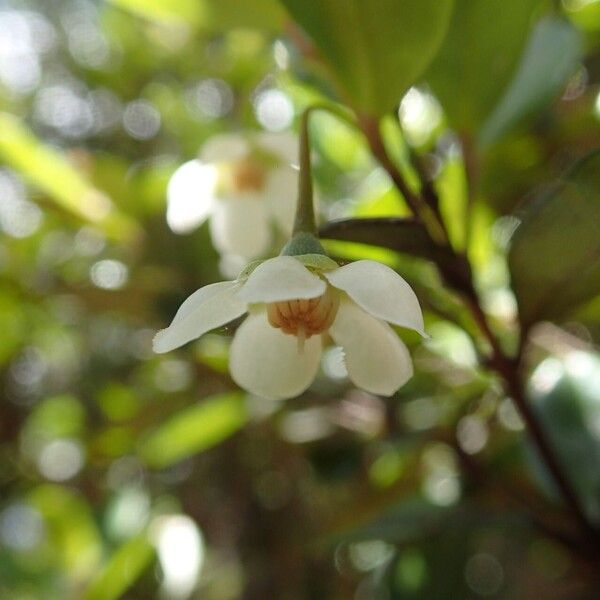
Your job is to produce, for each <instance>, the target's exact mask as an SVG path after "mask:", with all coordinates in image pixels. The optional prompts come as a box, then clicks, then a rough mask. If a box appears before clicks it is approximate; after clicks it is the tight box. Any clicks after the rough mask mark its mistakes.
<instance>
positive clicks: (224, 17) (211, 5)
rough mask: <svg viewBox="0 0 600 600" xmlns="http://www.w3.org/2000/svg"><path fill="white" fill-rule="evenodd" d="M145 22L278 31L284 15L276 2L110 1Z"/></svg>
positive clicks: (228, 0) (207, 27)
mask: <svg viewBox="0 0 600 600" xmlns="http://www.w3.org/2000/svg"><path fill="white" fill-rule="evenodd" d="M110 1H111V2H112V3H113V4H115V5H116V6H119V7H120V8H123V9H125V10H127V11H129V12H131V13H133V14H136V15H138V16H141V17H143V18H145V19H149V20H151V21H155V22H158V23H162V24H165V25H172V26H184V27H189V26H191V27H195V28H205V29H214V30H226V29H231V28H235V27H247V28H254V29H277V28H279V27H281V25H282V24H283V21H284V17H285V12H284V11H283V10H282V8H281V6H279V4H278V3H277V2H276V0H252V2H239V1H238V0H110Z"/></svg>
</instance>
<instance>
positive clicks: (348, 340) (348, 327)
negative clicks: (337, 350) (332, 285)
mask: <svg viewBox="0 0 600 600" xmlns="http://www.w3.org/2000/svg"><path fill="white" fill-rule="evenodd" d="M329 333H330V334H331V337H332V338H333V339H334V341H335V343H336V344H338V345H339V346H342V348H343V349H344V354H345V362H346V368H347V369H348V376H349V377H350V379H351V380H352V381H353V382H354V383H355V384H356V385H357V386H358V387H360V388H362V389H363V390H366V391H367V392H371V393H373V394H380V395H381V396H391V395H392V394H393V393H394V392H395V391H396V390H397V389H398V388H400V387H401V386H402V385H404V384H405V383H406V382H407V381H408V380H409V379H410V378H411V377H412V374H413V369H412V361H411V359H410V355H409V353H408V350H407V349H406V346H405V345H404V344H403V343H402V342H401V341H400V339H399V338H398V336H397V335H396V334H395V333H394V331H393V330H392V328H391V327H390V326H389V325H388V324H387V323H384V322H383V321H379V320H378V319H375V318H374V317H372V316H371V315H369V314H367V313H366V312H365V311H364V310H362V309H361V308H360V307H359V306H357V305H356V304H354V302H351V301H348V300H346V301H343V302H341V303H340V308H339V310H338V314H337V317H336V318H335V321H334V323H333V325H332V326H331V328H330V329H329Z"/></svg>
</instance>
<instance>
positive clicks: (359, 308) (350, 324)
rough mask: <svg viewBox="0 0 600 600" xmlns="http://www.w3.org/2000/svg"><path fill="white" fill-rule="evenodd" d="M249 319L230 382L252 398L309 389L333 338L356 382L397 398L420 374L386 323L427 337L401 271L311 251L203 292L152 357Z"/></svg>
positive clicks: (233, 355) (233, 356) (160, 336)
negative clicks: (415, 372)
mask: <svg viewBox="0 0 600 600" xmlns="http://www.w3.org/2000/svg"><path fill="white" fill-rule="evenodd" d="M245 313H249V314H248V316H247V317H246V319H245V320H244V321H243V323H242V324H241V325H240V327H239V328H238V330H237V331H236V333H235V336H234V338H233V342H232V345H231V351H230V372H231V376H232V378H233V379H234V381H235V382H236V383H237V384H238V385H240V387H242V388H244V389H246V390H248V391H249V392H252V393H254V394H257V395H261V396H265V397H267V398H273V399H283V398H291V397H294V396H297V395H299V394H300V393H302V392H303V391H304V390H306V389H307V388H308V386H309V385H310V384H311V383H312V381H313V380H314V378H315V376H316V374H317V371H318V368H319V363H320V358H321V352H322V347H323V344H324V343H326V342H327V341H328V339H329V336H330V337H331V338H332V339H333V341H334V342H335V344H337V345H339V346H341V347H342V348H343V351H344V356H345V363H346V367H347V370H348V376H349V378H350V379H351V380H352V382H353V383H354V384H355V385H357V386H358V387H360V388H362V389H364V390H366V391H368V392H371V393H374V394H380V395H383V396H390V395H392V394H393V393H394V392H395V391H396V390H397V389H398V388H400V387H401V386H402V385H403V384H404V383H405V382H406V381H407V380H408V379H409V378H410V377H411V376H412V372H413V370H412V362H411V359H410V356H409V353H408V350H407V348H406V346H405V345H404V344H403V343H402V342H401V341H400V339H399V338H398V336H397V335H396V333H395V332H394V331H393V329H392V328H391V327H390V325H389V324H388V323H391V324H393V325H398V326H401V327H407V328H409V329H413V330H415V331H418V332H419V333H421V334H422V335H425V334H424V329H423V315H422V313H421V309H420V307H419V303H418V300H417V297H416V296H415V294H414V292H413V291H412V289H411V288H410V286H409V285H408V283H406V281H404V279H402V277H400V275H398V274H397V273H396V272H395V271H393V270H392V269H390V268H389V267H386V266H385V265H382V264H380V263H377V262H374V261H371V260H360V261H357V262H354V263H351V264H348V265H345V266H343V267H338V265H337V264H336V263H335V262H334V261H333V260H331V259H330V258H328V257H326V256H322V255H314V254H310V255H304V256H278V257H276V258H272V259H269V260H266V261H264V262H262V263H261V264H260V265H259V266H258V267H256V268H254V270H252V271H251V272H250V274H249V275H247V274H246V273H242V274H241V275H240V277H239V278H238V279H237V280H236V281H225V282H221V283H214V284H212V285H207V286H205V287H203V288H201V289H199V290H198V291H197V292H195V293H194V294H192V295H191V296H190V297H189V298H188V299H187V300H186V301H185V302H184V303H183V304H182V305H181V307H180V308H179V311H178V312H177V314H176V315H175V318H174V319H173V322H172V323H171V325H170V326H169V327H168V328H167V329H163V330H162V331H159V332H158V333H157V335H156V337H155V338H154V351H155V352H158V353H162V352H168V351H170V350H173V349H174V348H177V347H179V346H182V345H183V344H186V343H187V342H189V341H191V340H194V339H196V338H199V337H200V336H202V335H204V334H205V333H207V332H208V331H210V330H212V329H215V328H217V327H220V326H222V325H224V324H226V323H229V322H230V321H233V320H234V319H237V318H238V317H240V316H242V315H243V314H245Z"/></svg>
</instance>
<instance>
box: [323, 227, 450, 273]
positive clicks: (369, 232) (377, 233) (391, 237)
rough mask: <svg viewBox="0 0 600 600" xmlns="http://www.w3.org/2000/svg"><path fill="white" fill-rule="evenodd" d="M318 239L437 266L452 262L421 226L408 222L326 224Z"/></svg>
mask: <svg viewBox="0 0 600 600" xmlns="http://www.w3.org/2000/svg"><path fill="white" fill-rule="evenodd" d="M320 236H321V237H322V238H324V239H330V240H340V241H344V242H355V243H358V244H369V245H371V246H379V247H381V248H388V249H389V250H394V251H396V252H401V253H404V254H409V255H411V256H418V257H420V258H425V259H427V260H432V261H434V262H436V263H438V264H439V263H448V264H450V262H451V261H452V258H451V256H450V255H449V254H447V253H446V252H445V251H444V250H443V249H442V248H440V247H438V246H436V245H435V244H433V242H432V241H431V239H430V238H429V236H428V234H427V232H426V231H425V229H424V228H423V226H422V225H420V224H419V223H417V222H416V221H414V220H412V219H406V218H400V217H397V218H396V217H385V218H374V219H343V220H339V221H330V222H329V223H327V224H326V225H324V226H323V227H322V228H321V230H320Z"/></svg>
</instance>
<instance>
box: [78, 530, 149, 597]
mask: <svg viewBox="0 0 600 600" xmlns="http://www.w3.org/2000/svg"><path fill="white" fill-rule="evenodd" d="M153 559H154V547H153V546H152V544H150V542H149V541H148V539H147V538H146V535H145V534H141V535H139V536H137V537H134V538H132V539H130V540H129V541H127V542H125V544H123V545H122V546H121V547H120V548H119V549H118V550H117V551H116V552H115V553H114V554H113V555H112V556H111V557H110V558H109V559H108V562H107V563H106V565H105V566H104V568H102V569H101V570H100V571H98V574H97V576H96V577H95V578H94V580H93V581H92V583H91V585H90V587H89V588H88V589H87V591H86V592H85V593H84V595H83V598H84V600H116V599H117V598H122V597H123V594H124V593H125V592H126V591H127V590H128V589H129V588H130V587H131V586H132V585H133V584H134V583H135V582H136V580H137V579H138V578H139V577H140V575H141V574H142V573H143V572H144V571H145V570H146V569H147V568H148V566H149V565H150V563H151V562H152V560H153Z"/></svg>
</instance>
